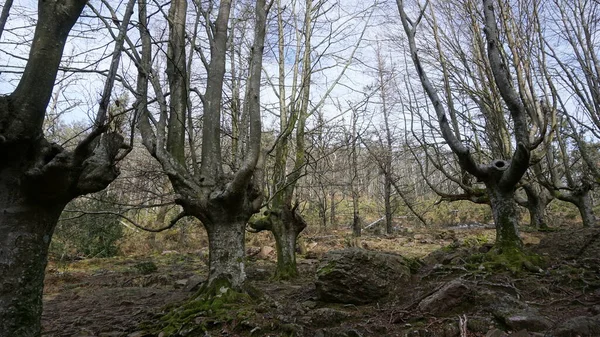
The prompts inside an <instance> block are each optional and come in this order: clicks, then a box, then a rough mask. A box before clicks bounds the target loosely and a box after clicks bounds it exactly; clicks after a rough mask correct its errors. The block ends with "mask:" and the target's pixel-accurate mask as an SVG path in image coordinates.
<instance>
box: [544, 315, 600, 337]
mask: <svg viewBox="0 0 600 337" xmlns="http://www.w3.org/2000/svg"><path fill="white" fill-rule="evenodd" d="M553 336H554V337H576V336H579V337H597V336H600V315H597V316H592V317H588V316H580V317H574V318H571V319H569V320H566V321H565V322H563V323H561V324H560V325H559V326H558V327H557V328H556V329H554V333H553Z"/></svg>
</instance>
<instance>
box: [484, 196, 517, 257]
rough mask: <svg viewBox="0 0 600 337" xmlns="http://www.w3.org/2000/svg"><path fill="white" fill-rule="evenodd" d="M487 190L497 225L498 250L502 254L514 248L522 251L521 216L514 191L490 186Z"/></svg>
mask: <svg viewBox="0 0 600 337" xmlns="http://www.w3.org/2000/svg"><path fill="white" fill-rule="evenodd" d="M487 189H488V194H489V197H490V206H491V208H492V215H493V217H494V222H495V225H496V248H497V249H499V250H500V252H501V253H506V252H508V250H510V249H514V248H516V249H519V250H520V249H521V248H522V247H523V242H522V241H521V238H520V237H519V227H518V224H519V216H518V211H517V203H516V201H515V199H514V194H515V191H514V189H509V190H506V189H501V188H499V187H497V186H488V188H487Z"/></svg>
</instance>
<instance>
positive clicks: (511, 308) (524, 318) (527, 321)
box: [479, 290, 552, 332]
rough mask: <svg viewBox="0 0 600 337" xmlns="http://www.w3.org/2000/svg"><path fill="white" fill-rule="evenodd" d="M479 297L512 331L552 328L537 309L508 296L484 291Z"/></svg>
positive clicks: (535, 330)
mask: <svg viewBox="0 0 600 337" xmlns="http://www.w3.org/2000/svg"><path fill="white" fill-rule="evenodd" d="M479 296H481V297H486V300H487V301H488V304H489V306H490V308H489V310H490V311H491V312H492V314H493V315H494V316H495V317H496V318H497V319H498V320H500V321H502V322H503V323H504V324H505V325H506V326H507V327H508V328H509V329H511V330H513V331H519V330H523V329H527V330H528V331H533V332H539V331H546V330H548V329H550V327H552V322H551V321H550V320H548V319H547V318H546V317H544V316H542V315H541V314H540V313H539V311H538V310H537V309H535V308H532V307H530V306H528V305H527V304H525V303H523V302H522V301H519V300H518V299H516V298H515V297H514V296H512V295H510V294H507V293H504V292H499V291H490V290H485V291H482V292H481V293H480V294H479Z"/></svg>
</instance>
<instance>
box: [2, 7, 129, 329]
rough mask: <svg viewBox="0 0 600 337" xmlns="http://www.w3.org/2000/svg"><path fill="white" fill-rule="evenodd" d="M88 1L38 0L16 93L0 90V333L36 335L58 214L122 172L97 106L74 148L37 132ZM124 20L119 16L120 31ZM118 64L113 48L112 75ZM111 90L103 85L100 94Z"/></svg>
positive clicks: (114, 139) (114, 137) (115, 141)
mask: <svg viewBox="0 0 600 337" xmlns="http://www.w3.org/2000/svg"><path fill="white" fill-rule="evenodd" d="M85 3H86V1H40V2H39V6H38V22H37V25H36V30H35V35H34V39H33V43H32V46H31V51H30V54H29V58H28V62H27V65H26V67H25V70H24V73H23V76H22V77H21V80H20V81H19V84H18V86H17V88H16V89H15V91H14V92H13V93H11V94H10V95H8V96H0V158H2V161H0V336H39V335H40V319H41V312H42V290H43V281H44V269H45V266H46V263H47V254H48V246H49V243H50V240H51V238H52V234H53V232H54V229H55V227H56V223H57V221H58V217H59V215H60V213H61V211H62V210H63V208H64V206H65V205H66V204H67V203H68V202H69V201H70V200H72V199H73V198H75V197H77V196H80V195H83V194H87V193H92V192H97V191H99V190H102V189H104V188H105V187H106V186H107V185H108V184H109V183H110V182H112V181H113V180H114V179H115V178H116V177H117V175H118V174H119V170H118V169H117V168H116V167H115V162H116V161H117V155H119V150H120V149H121V148H123V144H124V139H123V137H122V136H121V135H119V134H117V133H114V132H109V133H106V130H107V129H108V125H106V124H104V121H106V115H105V114H106V110H105V109H103V108H102V107H100V108H99V109H98V115H97V117H96V121H97V123H96V124H95V125H94V128H93V130H92V131H91V132H90V133H89V134H88V135H87V136H86V137H85V139H83V140H82V141H81V142H80V143H79V144H78V145H77V147H76V148H75V149H74V150H73V151H67V150H65V149H64V148H62V147H61V146H60V145H58V144H54V143H50V142H48V141H47V140H46V139H45V138H44V136H43V132H42V124H43V121H44V117H45V111H46V108H47V106H48V102H49V100H50V96H51V94H52V89H53V86H54V81H55V79H56V74H57V71H58V66H59V64H60V60H61V57H62V53H63V49H64V46H65V42H66V39H67V37H68V34H69V32H70V30H71V28H72V27H73V25H74V24H75V22H76V20H77V18H78V17H79V15H80V14H81V11H82V9H83V6H84V5H85ZM126 17H127V16H126ZM127 26H128V23H127V20H126V19H125V18H124V20H123V25H122V31H124V30H125V29H126V28H127ZM120 36H121V34H120ZM120 43H121V44H119V42H117V43H116V45H115V53H116V54H120V48H121V46H122V41H121V42H120ZM118 65H119V59H118V55H114V56H113V60H112V61H111V66H110V68H111V69H110V71H109V74H115V73H116V69H117V68H118ZM110 76H111V75H109V77H110ZM108 80H109V81H110V80H111V79H110V78H109V79H108ZM110 90H112V86H111V85H107V89H105V91H104V92H103V97H107V96H108V97H110Z"/></svg>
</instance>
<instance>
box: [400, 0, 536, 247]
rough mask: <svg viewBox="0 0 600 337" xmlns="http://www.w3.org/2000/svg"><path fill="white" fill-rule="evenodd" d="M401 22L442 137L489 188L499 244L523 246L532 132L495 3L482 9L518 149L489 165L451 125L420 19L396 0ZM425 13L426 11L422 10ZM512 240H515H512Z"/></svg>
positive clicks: (487, 0)
mask: <svg viewBox="0 0 600 337" xmlns="http://www.w3.org/2000/svg"><path fill="white" fill-rule="evenodd" d="M396 3H397V5H398V10H399V12H400V17H401V20H402V25H403V27H404V31H405V34H406V36H407V37H408V44H409V50H410V54H411V58H412V60H413V64H414V65H415V68H416V70H417V74H418V75H419V79H420V81H421V84H422V86H423V89H424V90H425V92H426V94H427V96H428V97H429V100H430V101H431V103H432V105H433V107H434V109H435V111H436V114H437V117H438V122H439V125H440V131H441V133H442V136H443V137H444V139H445V140H446V142H447V143H448V146H449V147H450V148H451V150H452V152H453V153H454V154H455V155H456V156H457V157H458V162H459V164H460V166H461V168H462V169H464V170H465V171H467V172H469V173H471V174H472V175H474V176H475V177H476V178H478V179H479V180H480V181H482V182H483V183H484V184H485V186H486V189H487V194H488V197H489V200H490V205H491V207H492V213H493V215H494V220H495V222H496V231H497V234H498V235H497V238H496V245H497V246H498V247H499V248H500V249H501V250H503V249H504V248H506V247H515V248H520V247H521V246H522V242H521V239H520V238H519V232H518V217H517V213H516V207H517V206H516V202H515V200H514V191H515V187H516V185H517V184H518V183H519V180H520V179H521V178H522V177H523V175H524V174H525V172H526V171H527V169H528V167H529V158H530V153H529V151H530V148H529V144H530V142H529V134H528V132H527V123H526V116H527V114H526V110H525V109H526V108H525V106H524V105H523V103H522V102H521V100H520V97H519V95H518V93H517V92H516V91H515V89H514V87H513V85H512V83H511V79H510V74H509V72H508V69H509V68H508V67H507V65H506V64H504V61H503V60H502V57H501V51H500V49H501V47H502V46H501V44H500V42H499V33H498V28H497V26H496V25H497V23H496V16H495V13H494V2H493V1H492V0H483V12H484V17H485V20H484V22H485V35H486V41H487V47H488V60H489V62H490V67H491V70H492V73H493V75H494V80H495V82H496V86H497V87H498V90H499V92H500V94H501V96H502V99H503V100H504V102H505V103H506V105H507V107H508V109H509V111H510V113H511V117H512V119H513V123H514V129H515V138H516V141H517V148H516V150H515V152H514V153H513V156H512V158H511V160H510V162H508V161H504V160H495V161H494V162H492V164H490V165H481V164H478V163H476V162H475V161H474V159H473V156H472V155H471V153H470V151H469V149H468V148H467V147H465V146H464V145H463V144H462V142H461V141H460V139H459V138H458V137H457V135H456V134H455V133H454V132H453V131H452V128H451V126H450V124H449V122H448V118H447V117H446V111H445V108H444V104H443V103H442V101H441V100H440V97H439V95H438V92H437V89H435V87H434V86H433V84H432V83H431V81H430V79H429V77H428V75H427V73H426V72H425V69H424V68H423V65H422V63H421V59H420V56H419V53H418V48H417V45H416V40H415V32H416V28H417V25H418V24H419V21H420V19H421V18H422V16H420V17H419V19H418V20H417V21H416V22H413V21H412V20H410V19H409V18H408V16H407V14H406V12H405V11H404V2H403V1H402V0H396ZM420 15H423V13H420ZM511 241H512V242H511Z"/></svg>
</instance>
